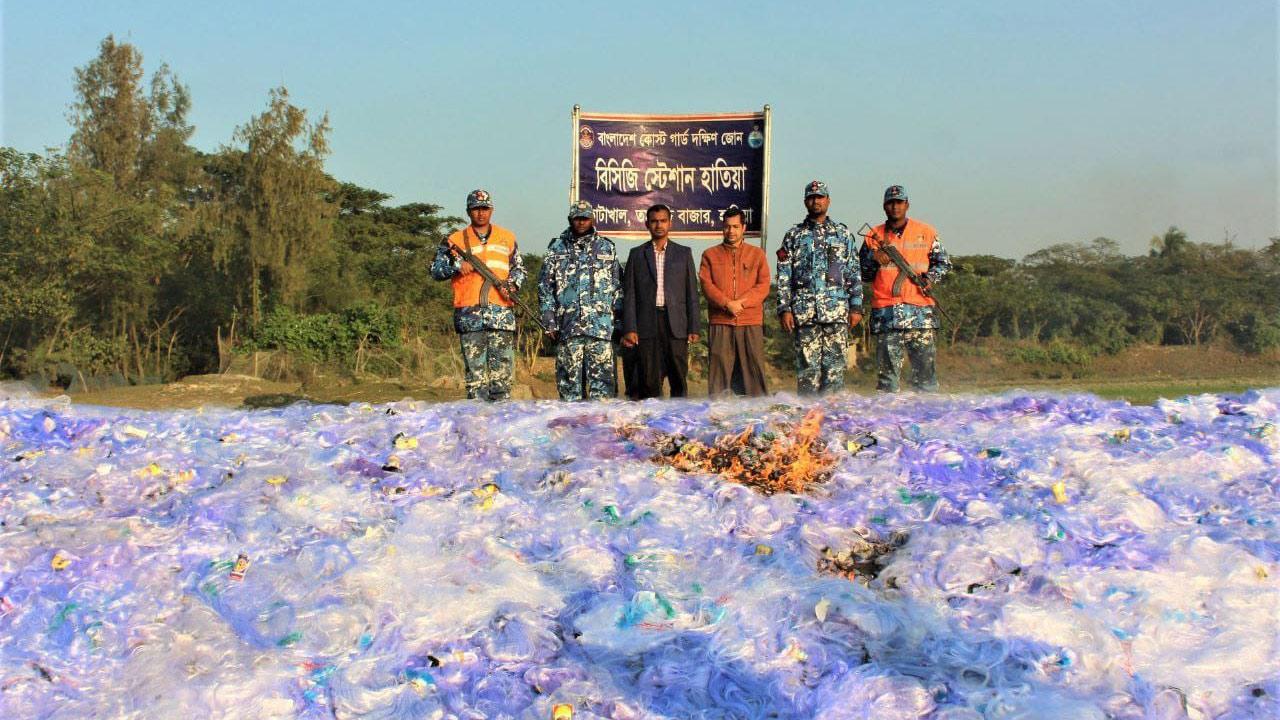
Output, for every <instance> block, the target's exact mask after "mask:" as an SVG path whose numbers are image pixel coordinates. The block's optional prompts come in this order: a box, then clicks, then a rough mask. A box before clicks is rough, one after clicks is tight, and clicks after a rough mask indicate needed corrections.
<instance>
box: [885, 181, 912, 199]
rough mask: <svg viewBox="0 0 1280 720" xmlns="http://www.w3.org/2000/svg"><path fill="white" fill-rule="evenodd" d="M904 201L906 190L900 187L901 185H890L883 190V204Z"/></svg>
mask: <svg viewBox="0 0 1280 720" xmlns="http://www.w3.org/2000/svg"><path fill="white" fill-rule="evenodd" d="M906 199H907V189H906V188H904V187H902V186H901V185H890V186H889V187H887V188H885V191H884V201H885V202H889V201H890V200H903V201H905V200H906Z"/></svg>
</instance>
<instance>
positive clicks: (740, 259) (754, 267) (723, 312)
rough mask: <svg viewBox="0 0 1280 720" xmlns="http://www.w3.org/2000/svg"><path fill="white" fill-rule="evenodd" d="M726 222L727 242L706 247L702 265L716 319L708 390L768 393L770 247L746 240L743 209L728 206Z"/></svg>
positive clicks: (710, 321) (712, 326) (712, 325)
mask: <svg viewBox="0 0 1280 720" xmlns="http://www.w3.org/2000/svg"><path fill="white" fill-rule="evenodd" d="M723 223H724V225H723V228H722V230H723V233H724V242H723V243H721V244H719V245H715V246H712V247H709V248H707V249H706V251H704V252H703V253H702V264H701V267H700V269H699V270H698V278H699V279H700V280H701V281H702V293H703V294H704V295H706V296H707V307H708V313H707V315H708V318H707V319H708V324H709V325H710V328H709V329H708V333H707V343H708V345H709V347H710V351H709V355H710V358H709V362H708V368H707V392H708V394H710V395H713V396H714V395H718V394H720V393H723V392H725V391H727V390H732V391H733V392H734V393H736V394H738V395H751V396H758V395H767V394H768V393H769V388H768V385H767V383H766V381H765V376H764V364H765V358H764V301H765V298H766V297H768V295H769V262H768V259H767V258H765V254H764V250H762V249H761V248H759V247H757V246H755V245H749V244H747V243H746V242H744V240H743V238H744V236H745V234H746V229H747V228H746V216H745V215H744V214H743V212H742V210H740V209H738V208H736V207H731V208H729V209H728V210H726V211H725V213H724V220H723Z"/></svg>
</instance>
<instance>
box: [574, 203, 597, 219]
mask: <svg viewBox="0 0 1280 720" xmlns="http://www.w3.org/2000/svg"><path fill="white" fill-rule="evenodd" d="M595 216H596V214H595V210H593V209H592V208H591V203H589V202H587V201H586V200H579V201H577V202H575V203H573V204H572V205H570V206H569V219H570V220H572V219H574V218H593V217H595Z"/></svg>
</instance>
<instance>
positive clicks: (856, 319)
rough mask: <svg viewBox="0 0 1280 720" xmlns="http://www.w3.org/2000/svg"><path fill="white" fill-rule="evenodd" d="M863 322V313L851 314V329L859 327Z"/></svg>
mask: <svg viewBox="0 0 1280 720" xmlns="http://www.w3.org/2000/svg"><path fill="white" fill-rule="evenodd" d="M860 322H862V313H860V312H857V311H854V312H851V313H849V329H850V330H852V329H853V328H856V327H858V323H860Z"/></svg>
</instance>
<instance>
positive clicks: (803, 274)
mask: <svg viewBox="0 0 1280 720" xmlns="http://www.w3.org/2000/svg"><path fill="white" fill-rule="evenodd" d="M804 205H805V208H806V209H807V210H808V216H807V217H806V218H805V220H804V222H802V223H800V224H799V225H796V226H794V227H792V228H791V229H790V230H788V231H787V234H786V235H784V236H783V238H782V246H781V247H780V248H778V318H779V320H780V321H781V323H782V329H783V330H785V331H787V332H789V333H794V334H795V353H796V387H797V389H798V390H799V391H800V393H802V394H814V393H828V392H838V391H840V390H843V389H844V372H845V367H846V365H847V363H848V350H849V330H850V329H851V328H853V327H856V326H857V324H858V323H859V322H861V321H862V275H861V272H860V271H859V268H858V254H857V245H856V236H855V234H854V233H852V232H850V231H849V228H848V227H846V226H845V225H844V224H843V223H838V222H835V221H834V220H832V219H831V218H829V217H827V209H828V208H829V207H830V205H831V194H830V192H828V190H827V184H826V183H824V182H821V181H819V180H814V181H813V182H810V183H809V184H808V185H805V187H804Z"/></svg>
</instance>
